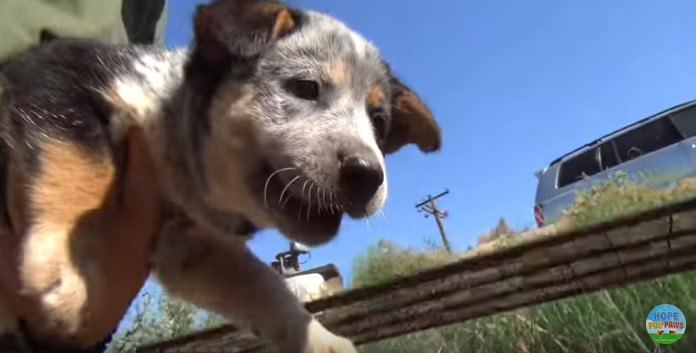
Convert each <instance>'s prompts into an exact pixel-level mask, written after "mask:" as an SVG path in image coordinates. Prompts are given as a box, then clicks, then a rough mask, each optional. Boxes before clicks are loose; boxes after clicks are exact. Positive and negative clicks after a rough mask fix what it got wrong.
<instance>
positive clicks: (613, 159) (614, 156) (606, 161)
mask: <svg viewBox="0 0 696 353" xmlns="http://www.w3.org/2000/svg"><path fill="white" fill-rule="evenodd" d="M599 156H600V158H601V160H600V162H601V163H600V166H601V167H602V170H607V169H609V168H611V167H614V166H616V165H618V164H619V163H621V161H620V160H619V155H618V153H616V148H614V142H613V141H609V142H605V143H603V144H602V145H601V146H599Z"/></svg>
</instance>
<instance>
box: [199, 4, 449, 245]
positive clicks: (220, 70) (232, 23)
mask: <svg viewBox="0 0 696 353" xmlns="http://www.w3.org/2000/svg"><path fill="white" fill-rule="evenodd" d="M194 32H195V42H194V47H193V49H192V50H193V52H192V58H191V61H190V62H189V64H188V66H187V71H186V75H187V82H189V84H190V85H191V86H190V88H191V89H192V94H193V95H194V97H195V96H198V97H199V98H197V99H198V101H202V102H207V103H206V106H207V107H209V109H208V110H207V112H206V114H205V116H197V117H193V118H192V123H191V124H192V126H191V130H192V131H198V132H196V134H199V136H198V137H197V139H198V140H200V141H204V142H203V143H202V148H201V154H200V157H196V158H199V159H200V160H199V161H198V163H199V165H200V167H201V168H200V170H201V171H202V172H201V174H200V175H199V179H201V180H202V183H203V185H205V188H203V189H204V194H205V195H204V196H205V197H206V199H207V200H208V201H209V202H211V203H213V204H214V205H215V206H217V207H221V208H223V209H227V210H232V211H235V212H240V213H242V214H244V215H246V216H247V217H249V219H250V220H251V221H252V222H254V223H256V224H257V225H259V226H275V227H277V228H278V229H279V230H280V231H281V232H283V233H284V234H285V235H286V236H288V237H290V238H293V239H295V240H298V241H301V242H304V243H308V244H320V243H323V242H326V241H328V240H329V239H331V238H332V237H333V236H334V235H335V234H336V232H337V231H338V228H339V225H340V222H341V218H342V216H343V214H344V213H345V214H347V215H349V216H350V217H353V218H361V217H366V216H369V215H371V214H373V213H374V212H376V211H377V210H378V209H380V207H382V205H383V204H384V201H385V198H386V194H387V179H386V174H387V173H386V170H385V164H384V156H385V155H386V154H389V153H393V152H396V151H397V150H399V149H400V148H401V147H402V146H404V145H407V144H415V145H417V146H418V147H419V148H420V150H421V151H423V152H432V151H436V150H438V149H439V148H440V140H441V137H440V136H441V135H440V129H439V127H438V125H437V124H436V122H435V121H434V120H433V117H432V115H431V113H430V111H429V109H428V108H427V107H426V106H425V104H423V102H422V101H421V100H420V98H419V97H418V95H417V94H416V93H415V92H413V91H412V90H411V89H410V88H409V87H407V86H406V85H404V84H403V83H402V82H400V81H399V80H398V79H397V78H395V77H394V76H393V75H392V73H391V71H390V68H389V66H388V65H387V64H386V63H385V62H384V60H383V59H382V58H381V56H380V54H379V52H378V50H377V49H376V48H375V47H374V46H373V45H372V44H370V43H369V42H368V41H367V40H366V39H364V38H363V37H362V36H360V35H359V34H357V33H355V32H353V31H352V30H350V29H349V28H347V27H346V26H345V25H344V24H342V23H341V22H339V21H337V20H335V19H333V18H331V17H329V16H327V15H324V14H319V13H315V12H309V11H300V10H296V9H291V8H287V7H285V6H284V5H281V4H277V3H272V2H262V1H248V0H221V1H216V2H213V3H211V4H209V5H204V6H202V7H199V9H198V11H197V14H196V18H195V31H194ZM197 87H198V88H200V89H197ZM209 87H214V89H211V88H209ZM201 120H202V121H201ZM200 126H204V128H200ZM204 134H205V135H208V136H206V137H205V138H202V137H201V136H200V135H204Z"/></svg>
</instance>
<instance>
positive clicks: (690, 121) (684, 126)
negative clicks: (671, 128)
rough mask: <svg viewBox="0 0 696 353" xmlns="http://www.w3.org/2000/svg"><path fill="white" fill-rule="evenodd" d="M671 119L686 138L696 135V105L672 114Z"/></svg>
mask: <svg viewBox="0 0 696 353" xmlns="http://www.w3.org/2000/svg"><path fill="white" fill-rule="evenodd" d="M670 119H671V120H672V122H673V123H674V125H675V126H676V127H677V129H678V130H679V132H681V134H682V135H683V136H684V138H690V137H694V136H696V105H694V106H691V107H688V108H686V109H682V110H680V111H677V112H675V113H672V114H670Z"/></svg>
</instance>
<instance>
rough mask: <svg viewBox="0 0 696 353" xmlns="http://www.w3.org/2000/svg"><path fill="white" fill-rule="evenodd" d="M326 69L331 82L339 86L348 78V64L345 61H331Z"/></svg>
mask: <svg viewBox="0 0 696 353" xmlns="http://www.w3.org/2000/svg"><path fill="white" fill-rule="evenodd" d="M325 71H326V75H327V76H328V79H329V82H330V83H331V84H332V85H334V86H339V85H341V84H343V83H344V82H346V80H347V79H348V66H346V64H345V63H344V62H343V61H333V62H331V63H329V64H328V65H326V70H325Z"/></svg>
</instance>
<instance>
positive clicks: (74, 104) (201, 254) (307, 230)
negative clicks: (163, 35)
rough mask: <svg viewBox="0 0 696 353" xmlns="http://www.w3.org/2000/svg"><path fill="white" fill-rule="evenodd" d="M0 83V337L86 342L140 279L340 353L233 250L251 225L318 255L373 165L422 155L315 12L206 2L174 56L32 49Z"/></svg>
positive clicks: (376, 176)
mask: <svg viewBox="0 0 696 353" xmlns="http://www.w3.org/2000/svg"><path fill="white" fill-rule="evenodd" d="M2 70H3V71H2V75H1V76H0V79H1V80H2V81H0V87H2V92H1V93H0V133H1V134H2V148H1V149H0V152H1V153H2V154H3V155H4V158H2V165H0V167H2V168H1V170H2V172H3V173H2V179H0V180H2V182H3V184H4V185H3V188H2V190H3V193H2V196H3V198H2V206H3V208H2V211H3V215H4V218H3V219H4V220H5V222H4V223H3V231H2V233H1V234H0V236H2V237H4V238H5V239H4V240H1V239H0V245H1V246H0V248H3V249H0V251H1V253H0V255H3V259H4V260H2V259H0V261H4V262H3V263H2V264H1V265H2V272H0V274H2V276H1V277H0V279H2V282H3V283H0V284H1V286H0V290H1V292H0V298H2V302H0V316H3V317H0V323H5V324H4V325H3V326H0V329H5V330H6V334H10V333H12V332H9V331H10V330H14V329H16V328H17V327H20V324H21V327H23V328H24V329H23V333H24V335H25V336H26V337H28V340H29V341H31V342H40V343H41V344H43V345H44V346H50V347H52V348H55V347H70V348H76V349H77V348H83V347H87V346H89V345H91V344H93V343H94V342H97V341H99V340H100V339H103V338H104V337H105V336H107V335H108V334H109V332H111V331H112V330H113V329H114V328H115V327H116V326H117V324H118V322H119V320H120V319H121V318H122V316H123V314H124V313H125V311H126V310H127V308H128V305H129V303H130V301H131V300H132V299H133V297H134V296H135V294H136V293H137V291H138V290H139V289H140V287H141V286H142V284H143V283H144V281H145V279H146V277H147V274H148V273H149V272H150V271H153V272H154V273H155V275H156V276H157V278H158V280H159V281H160V282H161V283H162V284H163V286H164V287H165V288H166V289H167V290H168V291H170V292H171V293H173V294H174V295H177V296H180V297H182V298H184V299H186V300H189V301H191V302H193V303H195V304H197V305H199V306H201V307H204V308H207V309H209V310H213V311H216V312H219V313H222V314H224V315H227V316H229V317H233V318H235V319H238V320H242V321H244V322H246V323H248V324H249V326H250V327H251V328H252V329H254V330H255V332H257V333H258V334H259V335H260V337H262V338H264V339H266V340H268V341H270V342H271V343H272V344H274V345H275V346H276V347H278V348H279V349H281V350H282V351H283V352H287V353H328V352H335V353H339V352H341V353H342V352H355V348H354V347H353V345H352V343H351V342H349V341H348V340H346V339H345V338H341V337H339V336H336V335H334V334H332V333H330V332H329V331H327V330H326V329H325V328H324V327H323V326H322V325H321V324H320V323H318V322H317V321H315V320H314V319H313V317H312V316H311V315H310V314H309V313H308V312H307V311H306V310H305V309H304V307H303V306H302V305H301V304H300V303H299V302H298V300H297V299H295V298H294V296H293V295H292V294H291V293H290V291H289V290H288V289H287V288H286V286H285V285H284V283H283V280H282V279H281V277H280V276H279V275H278V274H277V273H275V272H274V271H273V269H272V268H271V267H270V266H268V265H267V264H265V263H263V262H262V261H260V260H259V259H257V258H256V257H255V256H254V255H253V254H252V253H251V252H250V251H249V250H248V248H247V247H246V245H245V242H246V241H247V239H248V237H249V236H250V235H252V234H253V233H254V232H255V231H256V230H258V229H261V228H267V227H274V228H277V229H278V230H279V231H280V232H282V233H283V234H284V235H286V236H287V237H288V238H290V239H293V240H296V241H300V242H302V243H305V244H310V245H317V244H322V243H325V242H328V241H329V240H331V239H332V238H333V237H334V236H335V234H336V233H337V232H338V230H339V225H340V223H341V220H342V218H343V216H344V214H345V215H347V216H349V217H351V218H363V217H368V216H370V215H372V214H374V213H375V212H376V211H377V210H379V209H380V207H382V205H383V204H384V201H385V198H386V195H387V179H386V170H385V162H384V157H385V155H387V154H390V153H394V152H396V151H398V150H399V149H400V148H401V147H402V146H405V145H408V144H415V145H416V146H417V147H418V148H419V149H420V150H421V151H423V152H433V151H436V150H438V149H439V148H440V144H441V132H440V128H439V127H438V125H437V123H436V122H435V120H434V119H433V117H432V115H431V113H430V111H429V109H428V108H427V107H426V105H425V104H424V103H423V102H422V101H421V99H420V98H419V97H418V95H417V94H416V93H415V92H414V91H412V90H411V89H410V88H409V87H407V86H406V85H404V84H403V83H402V82H401V81H399V80H398V79H397V78H396V77H395V76H394V75H393V73H392V71H391V69H390V67H389V66H388V65H387V64H386V63H385V61H384V60H383V59H382V57H381V56H380V54H379V52H378V50H377V49H376V48H375V47H374V46H373V45H372V44H371V43H369V42H368V41H367V40H366V39H364V38H363V37H362V36H360V35H359V34H357V33H355V32H354V31H352V30H351V29H349V28H348V27H346V26H345V25H344V24H342V23H341V22H339V21H338V20H336V19H334V18H332V17H329V16H327V15H325V14H320V13H316V12H311V11H303V10H299V9H294V8H289V7H286V6H285V5H283V4H280V3H275V2H270V1H249V0H218V1H213V2H212V3H209V4H206V5H202V6H200V7H199V8H198V9H197V11H196V14H195V19H194V40H193V43H192V46H191V47H190V48H186V49H177V50H165V49H161V48H152V47H135V46H126V47H116V46H109V45H105V44H101V43H98V42H95V41H90V40H78V39H52V40H50V41H47V42H46V43H44V44H42V45H40V46H38V47H36V48H34V49H31V50H29V51H27V52H25V53H23V54H21V55H19V56H18V57H16V58H15V59H14V60H12V61H11V62H9V63H8V64H7V65H6V66H5V67H3V69H2ZM143 259H144V260H143ZM148 259H150V260H151V261H148Z"/></svg>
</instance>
